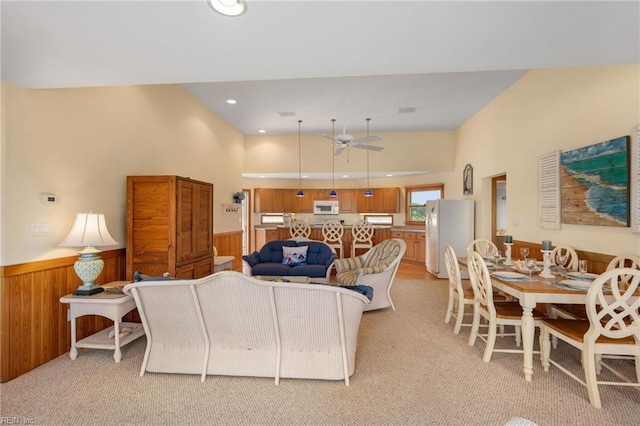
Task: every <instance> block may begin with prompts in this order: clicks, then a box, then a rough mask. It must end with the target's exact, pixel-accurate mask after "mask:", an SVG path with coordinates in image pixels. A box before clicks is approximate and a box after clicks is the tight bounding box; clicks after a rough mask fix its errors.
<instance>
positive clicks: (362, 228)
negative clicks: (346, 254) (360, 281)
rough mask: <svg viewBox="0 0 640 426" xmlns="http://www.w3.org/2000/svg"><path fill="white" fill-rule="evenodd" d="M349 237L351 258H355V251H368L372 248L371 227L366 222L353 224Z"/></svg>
mask: <svg viewBox="0 0 640 426" xmlns="http://www.w3.org/2000/svg"><path fill="white" fill-rule="evenodd" d="M351 236H352V237H353V240H352V241H351V257H356V249H367V250H370V249H371V248H372V247H373V225H372V224H371V223H369V222H367V221H366V220H359V221H357V222H356V223H354V224H353V227H352V228H351Z"/></svg>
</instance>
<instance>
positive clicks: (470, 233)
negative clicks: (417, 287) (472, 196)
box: [425, 200, 475, 278]
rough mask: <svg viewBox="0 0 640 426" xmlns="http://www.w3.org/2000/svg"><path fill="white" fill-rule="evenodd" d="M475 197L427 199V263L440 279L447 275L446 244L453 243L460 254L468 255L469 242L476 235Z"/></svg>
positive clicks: (459, 255) (462, 255)
mask: <svg viewBox="0 0 640 426" xmlns="http://www.w3.org/2000/svg"><path fill="white" fill-rule="evenodd" d="M474 223H475V218H474V201H473V200H431V201H427V217H426V220H425V225H426V228H427V229H426V235H427V241H426V249H427V256H426V266H427V271H429V273H431V274H433V275H435V276H437V277H438V278H448V274H447V267H446V265H445V262H444V247H445V246H446V245H448V244H449V245H451V246H452V247H453V249H454V250H455V252H456V255H457V256H458V257H465V256H466V255H467V245H468V244H469V243H470V242H471V241H473V238H474Z"/></svg>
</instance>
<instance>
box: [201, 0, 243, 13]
mask: <svg viewBox="0 0 640 426" xmlns="http://www.w3.org/2000/svg"><path fill="white" fill-rule="evenodd" d="M207 3H209V6H211V8H212V9H213V10H215V11H216V12H218V13H219V14H221V15H224V16H232V17H235V16H240V15H243V14H244V13H246V12H247V4H246V3H245V2H244V0H208V1H207Z"/></svg>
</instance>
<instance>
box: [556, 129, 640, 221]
mask: <svg viewBox="0 0 640 426" xmlns="http://www.w3.org/2000/svg"><path fill="white" fill-rule="evenodd" d="M629 142H630V137H629V136H623V137H620V138H616V139H611V140H609V141H606V142H601V143H597V144H594V145H589V146H585V147H583V148H578V149H574V150H571V151H566V152H563V153H562V154H560V166H561V167H560V169H561V179H562V183H561V191H562V223H567V224H578V225H601V226H622V227H627V226H629Z"/></svg>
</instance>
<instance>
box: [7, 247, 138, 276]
mask: <svg viewBox="0 0 640 426" xmlns="http://www.w3.org/2000/svg"><path fill="white" fill-rule="evenodd" d="M125 251H126V249H125V248H119V249H114V250H105V251H103V252H101V253H100V258H102V259H111V258H114V257H120V256H124V255H125ZM76 260H78V256H75V255H74V256H67V257H58V258H56V259H46V260H38V261H35V262H28V263H18V264H15V265H7V266H3V267H1V268H0V276H2V277H13V276H16V275H22V274H29V273H34V272H41V271H46V270H49V269H57V268H63V267H65V266H73V264H74V263H76Z"/></svg>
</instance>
